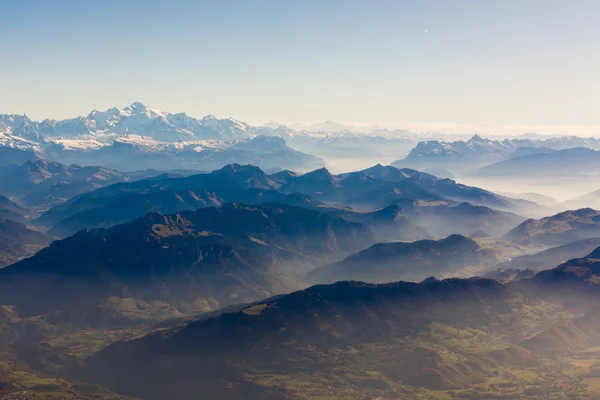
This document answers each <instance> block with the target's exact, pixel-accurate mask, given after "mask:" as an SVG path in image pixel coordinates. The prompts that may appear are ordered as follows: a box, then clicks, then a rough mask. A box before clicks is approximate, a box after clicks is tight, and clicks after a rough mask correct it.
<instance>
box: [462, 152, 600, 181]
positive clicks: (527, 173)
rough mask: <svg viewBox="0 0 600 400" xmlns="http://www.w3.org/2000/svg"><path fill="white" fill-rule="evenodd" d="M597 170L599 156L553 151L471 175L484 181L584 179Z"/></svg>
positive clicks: (499, 164) (531, 155)
mask: <svg viewBox="0 0 600 400" xmlns="http://www.w3.org/2000/svg"><path fill="white" fill-rule="evenodd" d="M598 167H600V152H599V151H595V150H592V149H589V148H583V147H580V148H573V149H566V150H557V151H553V152H550V153H537V154H530V155H523V156H519V157H514V158H511V159H509V160H506V161H501V162H498V163H495V164H492V165H488V166H485V167H482V168H479V169H477V170H476V171H473V172H472V175H474V176H485V177H492V176H495V177H498V176H503V177H513V176H519V177H530V178H531V177H533V178H543V177H569V176H570V177H574V176H576V177H586V176H589V175H591V174H594V173H595V172H594V171H596V170H597V169H598Z"/></svg>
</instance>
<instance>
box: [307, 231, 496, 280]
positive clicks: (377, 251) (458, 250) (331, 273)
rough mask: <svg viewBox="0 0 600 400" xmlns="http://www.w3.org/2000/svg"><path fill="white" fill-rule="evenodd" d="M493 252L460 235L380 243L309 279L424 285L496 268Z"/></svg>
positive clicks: (311, 273) (325, 267) (321, 269)
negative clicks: (473, 269)
mask: <svg viewBox="0 0 600 400" xmlns="http://www.w3.org/2000/svg"><path fill="white" fill-rule="evenodd" d="M495 260H496V257H495V254H494V252H493V251H492V250H489V249H482V248H480V247H479V245H478V244H477V243H476V242H475V241H474V240H471V239H468V238H466V237H464V236H460V235H452V236H448V237H447V238H445V239H441V240H438V241H435V240H420V241H417V242H412V243H378V244H375V245H373V246H371V247H369V248H368V249H365V250H363V251H360V252H358V253H356V254H353V255H351V256H348V257H346V258H345V259H343V260H341V261H338V262H336V263H334V264H329V265H324V266H321V267H318V268H316V269H314V270H313V271H311V272H310V273H309V275H308V277H309V279H310V280H311V281H312V282H318V283H332V282H336V281H342V280H360V281H365V282H375V283H379V282H394V281H399V280H405V281H421V280H423V279H425V278H426V277H428V276H433V275H435V276H440V275H441V274H448V273H453V272H456V271H457V270H459V269H460V268H462V267H468V266H480V265H482V264H488V265H490V264H493V263H494V261H495Z"/></svg>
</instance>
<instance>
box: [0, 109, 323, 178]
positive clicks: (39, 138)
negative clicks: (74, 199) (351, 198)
mask: <svg viewBox="0 0 600 400" xmlns="http://www.w3.org/2000/svg"><path fill="white" fill-rule="evenodd" d="M279 136H280V137H279ZM291 137H292V136H291V133H290V132H287V131H286V130H285V129H284V128H277V129H270V128H259V127H254V126H251V125H249V124H246V123H244V122H241V121H237V120H234V119H232V118H226V119H217V118H215V117H213V116H211V115H208V116H206V117H204V118H202V119H196V118H193V117H190V116H188V115H186V114H185V113H178V114H171V113H168V112H163V111H158V110H153V109H151V108H149V107H147V106H145V105H144V104H142V103H139V102H135V103H133V104H131V105H129V106H127V107H125V108H122V109H119V108H116V107H114V108H111V109H109V110H106V111H92V112H91V113H89V115H87V116H85V117H77V118H72V119H67V120H62V121H56V120H44V121H42V122H35V121H32V120H30V119H29V118H28V117H26V116H18V115H0V145H3V146H6V147H11V148H18V149H22V150H27V151H32V152H35V153H36V154H37V155H38V156H41V157H42V158H46V159H50V160H52V161H56V162H60V163H63V164H78V165H85V166H90V165H101V166H103V167H106V168H112V169H118V170H123V171H135V170H142V169H162V170H172V169H195V170H207V169H208V170H211V169H216V168H220V167H222V166H224V165H226V164H230V163H232V162H240V163H244V164H250V163H251V164H255V165H258V166H261V167H263V168H265V169H267V170H278V169H281V168H288V169H293V170H300V171H306V170H310V169H314V168H319V167H321V166H324V165H325V162H324V161H323V160H322V159H319V158H318V157H315V156H311V155H309V154H305V153H302V152H300V151H297V150H294V149H292V148H290V147H288V146H287V145H286V142H285V139H286V138H288V139H289V138H291ZM0 154H1V153H0ZM25 161H27V160H26V159H23V157H21V159H20V160H18V162H16V164H22V163H23V162H25ZM1 165H3V164H2V163H0V166H1Z"/></svg>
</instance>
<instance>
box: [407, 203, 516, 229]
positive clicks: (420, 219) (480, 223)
mask: <svg viewBox="0 0 600 400" xmlns="http://www.w3.org/2000/svg"><path fill="white" fill-rule="evenodd" d="M402 210H403V214H404V215H406V216H407V218H410V219H411V220H412V221H414V222H415V223H416V224H418V225H419V226H422V227H423V228H425V229H426V230H427V231H428V232H432V233H435V235H437V236H447V235H451V234H453V233H458V234H461V235H465V236H466V235H471V234H472V233H473V232H476V231H479V230H483V231H485V232H487V233H488V234H490V235H493V236H502V235H503V234H505V233H506V232H508V231H509V230H510V229H512V228H514V227H515V226H516V225H518V224H520V223H521V222H523V220H524V219H525V218H523V217H521V216H520V215H517V214H513V213H509V212H505V211H498V210H494V209H492V208H489V207H485V206H478V205H474V204H471V203H466V202H464V203H459V204H458V205H430V206H428V205H425V206H419V205H413V206H412V207H411V206H403V208H402Z"/></svg>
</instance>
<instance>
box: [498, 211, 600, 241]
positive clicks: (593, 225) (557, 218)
mask: <svg viewBox="0 0 600 400" xmlns="http://www.w3.org/2000/svg"><path fill="white" fill-rule="evenodd" d="M596 237H600V211H596V210H592V209H591V208H582V209H580V210H572V211H565V212H562V213H560V214H556V215H553V216H551V217H546V218H542V219H538V220H536V219H529V220H527V221H525V222H523V223H522V224H520V225H519V226H517V227H516V228H514V229H513V230H511V231H510V232H508V233H507V234H506V235H505V238H506V239H507V240H511V241H512V242H514V243H518V244H538V245H546V246H560V245H563V244H566V243H569V242H574V241H577V240H582V239H589V238H596Z"/></svg>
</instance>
